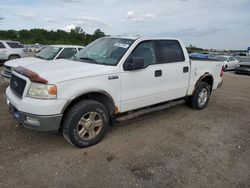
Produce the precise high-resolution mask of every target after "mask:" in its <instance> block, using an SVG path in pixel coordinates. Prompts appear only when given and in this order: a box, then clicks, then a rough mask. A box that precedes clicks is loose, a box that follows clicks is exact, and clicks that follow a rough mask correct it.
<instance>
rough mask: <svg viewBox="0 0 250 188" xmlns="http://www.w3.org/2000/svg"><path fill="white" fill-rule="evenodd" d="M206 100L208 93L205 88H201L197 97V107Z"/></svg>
mask: <svg viewBox="0 0 250 188" xmlns="http://www.w3.org/2000/svg"><path fill="white" fill-rule="evenodd" d="M207 99H208V91H207V89H206V88H203V89H202V90H201V92H200V93H199V96H198V104H199V106H203V105H204V104H205V103H206V102H207Z"/></svg>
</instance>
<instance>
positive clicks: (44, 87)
mask: <svg viewBox="0 0 250 188" xmlns="http://www.w3.org/2000/svg"><path fill="white" fill-rule="evenodd" d="M27 97H31V98H36V99H56V97H57V87H56V85H52V84H38V83H31V86H30V88H29V90H28V94H27Z"/></svg>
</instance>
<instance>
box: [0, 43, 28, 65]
mask: <svg viewBox="0 0 250 188" xmlns="http://www.w3.org/2000/svg"><path fill="white" fill-rule="evenodd" d="M26 56H27V54H26V52H25V50H24V47H23V45H22V44H20V42H17V41H11V40H0V60H1V61H6V60H12V59H17V58H21V57H26Z"/></svg>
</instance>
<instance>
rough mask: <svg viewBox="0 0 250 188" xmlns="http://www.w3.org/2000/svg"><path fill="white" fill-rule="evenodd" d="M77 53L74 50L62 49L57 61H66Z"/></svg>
mask: <svg viewBox="0 0 250 188" xmlns="http://www.w3.org/2000/svg"><path fill="white" fill-rule="evenodd" d="M76 52H77V50H76V48H64V49H63V50H62V52H61V53H60V54H59V56H58V57H57V59H68V58H71V57H72V56H73V55H75V53H76Z"/></svg>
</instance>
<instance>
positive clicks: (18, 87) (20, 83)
mask: <svg viewBox="0 0 250 188" xmlns="http://www.w3.org/2000/svg"><path fill="white" fill-rule="evenodd" d="M25 86H26V81H25V80H23V79H22V78H19V77H17V76H16V75H14V74H12V75H11V79H10V89H11V91H12V92H13V93H14V94H15V95H16V96H17V97H19V98H20V99H21V98H22V96H23V91H24V88H25Z"/></svg>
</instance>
